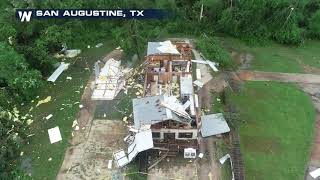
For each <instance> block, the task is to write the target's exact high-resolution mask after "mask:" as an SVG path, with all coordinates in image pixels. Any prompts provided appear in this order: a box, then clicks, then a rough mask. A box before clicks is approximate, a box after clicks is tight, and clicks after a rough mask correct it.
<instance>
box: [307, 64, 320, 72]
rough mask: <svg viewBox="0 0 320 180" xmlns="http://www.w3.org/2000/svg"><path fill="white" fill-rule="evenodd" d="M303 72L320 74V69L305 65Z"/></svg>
mask: <svg viewBox="0 0 320 180" xmlns="http://www.w3.org/2000/svg"><path fill="white" fill-rule="evenodd" d="M303 71H304V72H306V73H310V74H320V68H316V67H311V66H308V65H303Z"/></svg>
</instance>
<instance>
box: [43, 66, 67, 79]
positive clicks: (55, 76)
mask: <svg viewBox="0 0 320 180" xmlns="http://www.w3.org/2000/svg"><path fill="white" fill-rule="evenodd" d="M68 67H69V63H64V62H62V63H61V64H60V66H59V67H58V68H57V69H56V70H55V71H54V72H53V73H52V75H51V76H50V77H49V78H48V79H47V81H51V82H55V81H56V80H57V79H58V77H59V76H60V74H61V73H62V72H63V71H65V70H66V69H68Z"/></svg>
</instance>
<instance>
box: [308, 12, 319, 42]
mask: <svg viewBox="0 0 320 180" xmlns="http://www.w3.org/2000/svg"><path fill="white" fill-rule="evenodd" d="M309 28H310V32H311V35H312V36H315V37H317V38H320V10H318V11H317V12H316V13H314V14H313V16H312V17H311V19H310V22H309Z"/></svg>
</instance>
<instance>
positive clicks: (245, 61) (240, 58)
mask: <svg viewBox="0 0 320 180" xmlns="http://www.w3.org/2000/svg"><path fill="white" fill-rule="evenodd" d="M231 57H232V59H233V60H234V61H235V62H236V63H237V64H238V65H239V69H249V68H250V65H251V62H252V60H253V59H254V56H253V55H252V54H250V53H248V52H239V51H236V50H231Z"/></svg>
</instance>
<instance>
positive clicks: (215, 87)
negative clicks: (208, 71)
mask: <svg viewBox="0 0 320 180" xmlns="http://www.w3.org/2000/svg"><path fill="white" fill-rule="evenodd" d="M227 85H228V84H227V82H226V81H225V80H224V75H223V74H219V75H218V76H215V77H213V78H212V79H211V80H210V81H209V82H208V83H206V84H205V85H204V86H203V87H202V88H201V89H200V90H199V91H198V94H199V97H200V103H201V107H202V108H205V109H210V108H211V106H212V103H213V98H212V95H211V93H212V92H216V93H220V92H222V91H223V90H224V88H225V87H227Z"/></svg>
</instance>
